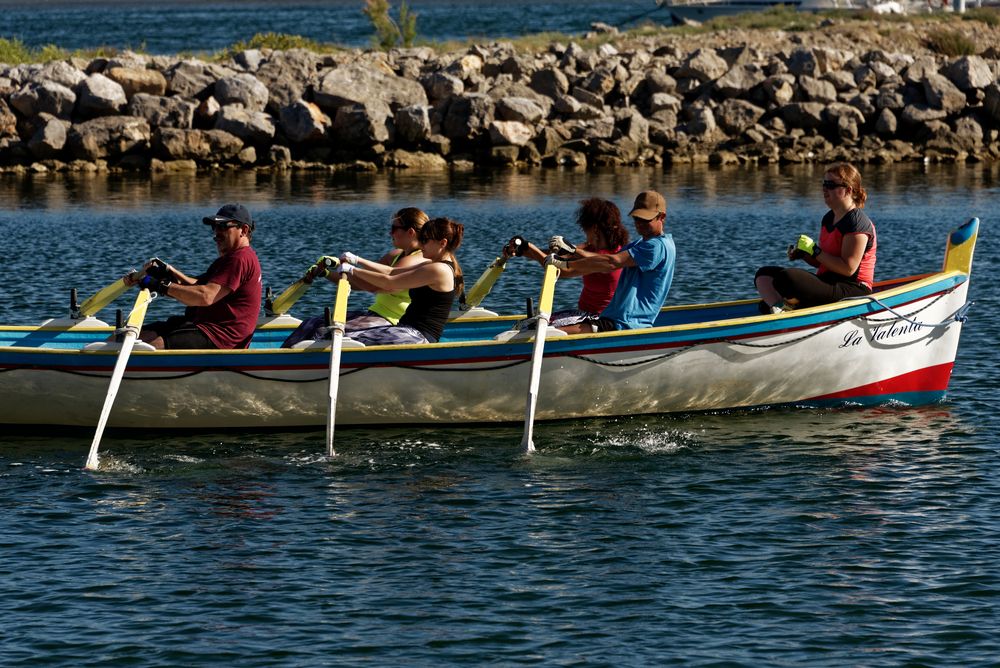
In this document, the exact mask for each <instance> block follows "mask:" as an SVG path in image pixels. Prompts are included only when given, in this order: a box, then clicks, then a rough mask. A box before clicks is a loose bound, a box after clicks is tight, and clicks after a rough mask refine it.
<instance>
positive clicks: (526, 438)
mask: <svg viewBox="0 0 1000 668" xmlns="http://www.w3.org/2000/svg"><path fill="white" fill-rule="evenodd" d="M557 278H559V270H558V269H557V268H556V267H555V266H553V265H551V264H549V265H546V266H545V278H544V279H542V294H541V295H539V297H538V319H537V321H536V325H535V347H534V349H532V351H531V378H530V379H529V380H528V403H527V406H526V407H525V409H524V435H523V436H522V437H521V447H523V448H524V450H525V452H534V451H535V443H534V441H532V439H531V437H532V433H533V432H534V429H535V404H536V403H538V384H539V381H540V380H541V376H542V355H543V353H544V352H545V332H546V330H547V329H548V326H549V318H550V317H551V316H552V300H553V297H554V296H555V292H556V279H557Z"/></svg>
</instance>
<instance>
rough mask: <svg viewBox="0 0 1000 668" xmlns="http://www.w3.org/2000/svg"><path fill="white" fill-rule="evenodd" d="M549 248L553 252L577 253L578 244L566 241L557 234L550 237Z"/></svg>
mask: <svg viewBox="0 0 1000 668" xmlns="http://www.w3.org/2000/svg"><path fill="white" fill-rule="evenodd" d="M549 250H550V251H551V252H553V253H575V252H576V246H574V245H573V244H569V243H566V241H565V240H564V239H563V238H562V237H561V236H559V235H556V236H554V237H552V238H551V239H549Z"/></svg>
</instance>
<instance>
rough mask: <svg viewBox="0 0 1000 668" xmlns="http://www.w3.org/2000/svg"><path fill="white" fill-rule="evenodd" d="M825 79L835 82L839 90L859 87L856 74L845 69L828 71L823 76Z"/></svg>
mask: <svg viewBox="0 0 1000 668" xmlns="http://www.w3.org/2000/svg"><path fill="white" fill-rule="evenodd" d="M821 78H822V79H823V80H824V81H829V82H830V83H831V84H833V87H834V88H835V89H837V92H838V93H840V92H843V91H849V90H855V89H856V88H857V83H856V82H855V81H854V75H852V74H851V73H850V72H845V71H844V70H834V71H832V72H826V73H824V74H823V76H822V77H821Z"/></svg>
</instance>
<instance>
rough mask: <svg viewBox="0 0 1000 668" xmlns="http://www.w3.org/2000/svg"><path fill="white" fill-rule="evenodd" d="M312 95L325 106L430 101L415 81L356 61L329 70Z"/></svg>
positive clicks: (393, 106)
mask: <svg viewBox="0 0 1000 668" xmlns="http://www.w3.org/2000/svg"><path fill="white" fill-rule="evenodd" d="M313 99H314V100H315V102H316V104H318V105H319V106H321V107H323V108H324V109H332V110H336V109H338V108H339V107H342V106H345V105H354V104H361V105H365V104H371V103H372V102H378V103H382V104H384V105H386V106H388V107H389V109H390V110H394V109H399V108H400V107H408V106H411V105H414V104H427V93H426V92H425V91H424V87H423V86H421V85H420V84H419V83H417V82H416V81H410V80H409V79H404V78H403V77H398V76H396V75H395V74H392V73H390V72H384V71H382V70H379V69H375V68H372V67H366V66H364V65H361V64H359V63H354V64H351V65H346V66H343V67H338V68H336V69H333V70H331V71H330V72H328V73H327V74H326V75H325V76H324V77H323V79H322V80H321V81H320V83H319V85H318V86H317V87H316V89H315V90H314V91H313Z"/></svg>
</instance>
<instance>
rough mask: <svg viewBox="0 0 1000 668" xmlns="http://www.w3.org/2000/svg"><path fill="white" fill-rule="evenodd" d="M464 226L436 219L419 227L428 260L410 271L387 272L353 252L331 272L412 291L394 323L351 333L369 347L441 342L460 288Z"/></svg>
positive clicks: (376, 285) (393, 289) (390, 288)
mask: <svg viewBox="0 0 1000 668" xmlns="http://www.w3.org/2000/svg"><path fill="white" fill-rule="evenodd" d="M464 233H465V228H464V226H463V225H462V224H461V223H457V222H455V221H453V220H450V219H448V218H435V219H433V220H430V221H428V222H427V223H425V224H424V226H423V227H421V228H420V231H419V232H418V235H417V236H418V239H419V242H420V248H421V250H422V251H423V258H424V262H423V263H421V264H416V265H412V266H407V267H399V266H396V267H393V268H391V269H390V270H389V271H388V272H385V271H382V270H381V269H380V268H373V267H371V266H370V265H368V264H367V263H363V262H361V261H360V258H357V257H353V256H351V254H349V253H345V254H344V255H343V256H341V258H342V261H341V263H340V265H338V266H337V268H336V269H334V270H333V272H332V273H333V274H334V275H335V276H336V277H337V278H338V279H339V277H340V274H346V275H347V276H348V278H349V279H351V280H352V281H357V280H359V279H360V280H361V281H364V282H365V283H366V284H370V285H372V286H373V287H374V288H376V289H377V290H381V291H388V292H396V291H400V290H408V291H409V293H410V305H409V306H408V307H407V309H406V312H405V313H403V315H402V317H401V318H400V319H399V323H398V324H396V325H391V326H385V327H373V328H370V329H363V330H359V331H355V332H351V333H350V337H351V338H352V339H354V340H355V341H360V342H362V343H364V344H366V345H388V344H407V343H437V341H438V340H439V339H440V338H441V333H442V332H443V331H444V325H445V323H446V322H447V321H448V315H449V314H450V313H451V307H452V304H454V302H455V298H456V297H457V296H458V294H459V293H460V292H461V290H462V269H461V267H460V266H459V264H458V259H457V258H456V257H455V251H456V250H458V247H459V246H461V245H462V237H463V235H464Z"/></svg>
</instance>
